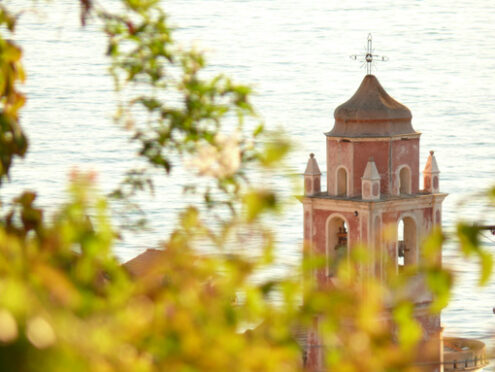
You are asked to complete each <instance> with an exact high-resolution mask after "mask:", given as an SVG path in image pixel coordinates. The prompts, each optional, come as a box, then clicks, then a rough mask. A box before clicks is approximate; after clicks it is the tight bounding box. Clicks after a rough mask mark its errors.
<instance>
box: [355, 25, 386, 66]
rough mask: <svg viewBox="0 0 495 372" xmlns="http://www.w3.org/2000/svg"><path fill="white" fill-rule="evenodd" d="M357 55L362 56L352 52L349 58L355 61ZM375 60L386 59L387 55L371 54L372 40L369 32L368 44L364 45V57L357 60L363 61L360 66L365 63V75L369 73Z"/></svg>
mask: <svg viewBox="0 0 495 372" xmlns="http://www.w3.org/2000/svg"><path fill="white" fill-rule="evenodd" d="M358 57H362V56H358V55H357V54H354V55H352V56H351V59H353V60H355V61H356V60H358ZM375 61H388V57H385V56H379V55H378V54H373V40H372V38H371V34H368V44H367V46H366V54H365V55H364V59H361V58H360V59H359V62H363V64H362V65H361V67H362V66H364V64H365V63H366V74H367V75H371V66H372V64H373V62H375Z"/></svg>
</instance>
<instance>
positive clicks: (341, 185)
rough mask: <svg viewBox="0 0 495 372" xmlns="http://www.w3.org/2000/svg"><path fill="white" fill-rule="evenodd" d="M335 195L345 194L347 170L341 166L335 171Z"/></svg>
mask: <svg viewBox="0 0 495 372" xmlns="http://www.w3.org/2000/svg"><path fill="white" fill-rule="evenodd" d="M337 195H338V196H347V171H346V170H345V168H343V167H341V168H339V170H338V171H337Z"/></svg>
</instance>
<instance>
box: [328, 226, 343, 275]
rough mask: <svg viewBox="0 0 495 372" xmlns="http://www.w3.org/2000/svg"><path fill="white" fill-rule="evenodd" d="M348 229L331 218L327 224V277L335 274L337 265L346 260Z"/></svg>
mask: <svg viewBox="0 0 495 372" xmlns="http://www.w3.org/2000/svg"><path fill="white" fill-rule="evenodd" d="M347 238H348V229H347V224H346V222H345V221H344V220H343V219H342V218H340V217H338V216H335V217H332V218H330V219H329V220H328V222H327V275H328V276H334V275H335V274H337V269H338V267H339V265H340V264H341V263H342V262H344V260H345V259H347V251H348V239H347Z"/></svg>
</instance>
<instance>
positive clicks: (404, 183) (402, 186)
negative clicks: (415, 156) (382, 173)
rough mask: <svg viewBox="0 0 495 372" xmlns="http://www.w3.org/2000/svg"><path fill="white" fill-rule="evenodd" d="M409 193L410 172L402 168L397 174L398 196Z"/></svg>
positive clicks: (406, 168)
mask: <svg viewBox="0 0 495 372" xmlns="http://www.w3.org/2000/svg"><path fill="white" fill-rule="evenodd" d="M410 193H411V170H410V169H409V168H408V167H402V168H401V170H400V172H399V194H410Z"/></svg>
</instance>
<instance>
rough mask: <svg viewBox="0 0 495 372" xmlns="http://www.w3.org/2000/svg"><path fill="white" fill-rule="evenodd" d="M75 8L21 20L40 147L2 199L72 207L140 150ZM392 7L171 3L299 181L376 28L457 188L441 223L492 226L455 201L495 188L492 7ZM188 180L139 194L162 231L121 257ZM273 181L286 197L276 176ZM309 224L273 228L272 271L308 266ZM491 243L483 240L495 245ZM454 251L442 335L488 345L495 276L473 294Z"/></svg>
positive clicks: (165, 222)
mask: <svg viewBox="0 0 495 372" xmlns="http://www.w3.org/2000/svg"><path fill="white" fill-rule="evenodd" d="M11 3H12V4H15V3H16V2H11ZM25 3H26V4H32V3H31V2H25ZM71 3H73V1H69V0H59V1H53V2H50V3H47V4H45V3H41V4H43V5H42V6H39V7H38V8H37V9H36V10H35V11H33V12H30V13H27V14H25V16H24V17H23V20H22V22H21V27H20V28H19V32H18V34H17V38H18V40H19V42H20V43H21V44H22V46H23V47H24V51H25V57H26V67H27V70H28V73H29V75H28V82H27V84H26V87H25V91H26V92H27V94H28V98H29V101H28V104H27V106H26V108H25V110H24V112H23V118H22V119H23V122H24V125H25V127H26V128H27V131H28V133H29V135H30V140H31V149H30V153H29V155H28V156H27V158H26V159H25V160H24V161H22V162H18V163H17V164H16V167H15V169H14V172H13V174H12V176H13V177H12V182H11V184H10V185H8V186H7V187H6V188H5V189H3V191H2V193H3V194H2V195H3V199H4V200H7V199H8V198H9V197H10V196H12V195H14V194H15V193H17V192H18V191H20V190H22V189H25V188H34V189H37V190H40V193H41V195H40V203H41V204H42V205H44V206H46V207H48V208H52V207H54V206H56V205H58V204H60V203H61V202H62V201H63V199H62V198H63V196H62V194H61V191H63V190H64V188H65V185H66V181H67V174H68V172H69V170H70V169H72V168H73V167H74V166H78V167H79V168H82V169H93V170H96V171H97V172H98V174H99V183H100V185H101V187H102V188H103V189H104V190H106V191H108V190H111V189H112V188H113V187H114V186H115V185H116V181H117V180H118V179H119V178H120V176H121V175H122V173H123V172H124V171H125V170H126V169H128V168H129V166H130V164H131V163H134V162H137V161H136V160H132V159H133V154H134V149H133V146H132V145H129V143H128V140H127V139H126V136H125V134H124V133H123V132H122V131H120V130H119V129H118V128H116V127H115V126H114V124H113V123H112V119H111V117H112V113H113V112H114V109H115V106H114V100H115V94H114V93H113V88H112V81H111V79H110V78H109V77H108V76H107V75H106V71H107V63H108V61H107V60H106V59H105V57H104V50H105V38H104V37H103V36H102V34H101V33H100V32H99V30H98V26H96V25H91V26H89V27H87V28H85V29H81V27H80V26H79V23H78V22H79V21H78V7H77V6H76V5H74V4H71ZM113 3H114V2H108V6H111V5H112V4H113ZM384 3H385V2H382V1H352V2H350V1H349V2H346V1H340V2H334V1H331V2H330V1H325V2H324V1H311V2H307V1H290V0H287V1H283V2H282V1H268V0H265V1H256V0H245V1H210V0H184V1H173V0H171V1H167V2H166V9H167V10H168V11H169V13H170V15H171V20H172V21H173V23H174V24H176V25H177V26H178V30H177V33H176V37H177V38H178V39H179V40H181V42H183V43H184V44H186V45H187V44H189V43H191V42H194V43H197V44H199V45H200V46H201V47H203V48H204V49H206V50H207V51H208V55H209V59H210V62H211V71H213V72H223V73H226V74H229V75H231V76H235V77H236V79H237V80H238V81H242V82H250V83H251V84H253V85H254V87H255V89H256V92H257V97H256V104H257V107H258V109H259V111H260V113H261V114H262V116H263V117H264V118H265V119H266V122H267V123H268V126H269V127H271V128H274V129H275V128H279V129H280V130H284V131H286V132H287V134H288V135H290V136H291V137H292V138H293V139H294V140H295V141H296V142H297V148H296V151H295V153H294V154H293V155H292V157H291V159H290V163H291V166H292V171H294V172H299V173H301V172H302V171H303V170H304V166H305V162H306V159H307V154H308V153H309V152H314V153H315V154H316V156H317V159H318V160H319V162H320V167H321V168H322V169H323V168H324V167H325V165H324V163H323V160H324V154H325V137H324V135H323V132H325V131H328V130H329V129H331V127H332V125H333V110H334V109H335V107H336V106H337V105H339V104H340V103H342V102H344V101H345V100H347V99H348V98H349V97H350V96H351V95H352V94H353V93H354V91H355V90H356V88H357V87H358V85H359V83H360V82H361V79H362V78H363V76H364V73H365V72H364V70H363V69H360V66H359V65H360V64H359V63H358V62H355V61H351V60H350V59H349V55H351V54H356V53H362V52H363V51H364V48H365V43H366V37H367V35H368V33H369V32H371V33H372V34H373V40H374V47H375V52H376V53H378V54H380V55H386V56H388V57H389V59H390V60H389V61H388V62H382V63H379V64H378V65H377V69H376V70H374V73H375V75H377V77H378V78H379V80H380V82H381V83H382V85H383V86H384V87H385V89H386V90H387V91H388V92H389V93H390V94H391V95H392V96H393V97H395V98H396V99H397V100H399V101H400V102H402V103H404V104H405V105H407V106H408V107H409V108H410V109H411V111H412V113H413V126H414V128H415V129H416V130H418V131H420V132H422V133H423V135H422V139H421V144H422V146H421V168H423V167H424V163H425V161H426V157H427V154H428V151H429V150H431V149H434V150H435V154H436V157H437V161H438V164H439V167H440V169H441V171H442V173H441V188H442V190H443V191H444V192H448V193H450V196H449V197H448V198H447V200H446V201H445V203H444V227H445V229H446V230H447V231H449V230H451V229H452V228H453V225H454V222H455V220H456V219H458V218H460V217H462V218H469V219H472V220H480V219H482V218H484V219H485V220H486V222H490V223H492V224H493V223H495V216H494V215H493V214H492V215H491V216H490V215H489V214H487V211H485V210H482V206H481V204H480V202H476V201H471V202H469V203H468V204H467V205H465V206H463V207H462V208H460V207H459V206H458V203H459V202H460V201H461V200H464V199H465V198H467V197H468V196H470V195H472V194H473V193H476V192H479V191H480V190H483V188H485V187H487V186H488V185H490V184H493V183H495V161H494V158H495V136H494V129H495V48H494V47H493V45H494V41H493V35H495V3H493V2H492V1H462V2H460V1H459V2H456V1H447V0H438V1H428V2H425V1H411V0H404V1H395V2H394V6H389V5H384ZM15 5H16V6H18V5H19V2H17V4H15ZM180 177H186V176H185V175H183V174H180V172H179V174H178V175H177V177H176V178H174V179H164V178H161V179H159V180H158V186H157V192H156V196H155V198H154V199H151V198H147V197H143V198H142V202H143V203H144V205H145V209H146V212H147V215H148V217H149V218H150V220H152V225H153V226H152V227H153V231H152V232H151V233H146V234H142V235H135V236H130V235H129V236H127V237H126V241H125V242H124V243H123V244H121V245H119V247H118V249H117V253H118V255H119V257H121V258H122V259H123V260H125V259H129V258H131V257H133V256H134V255H136V254H137V253H139V252H140V251H141V250H143V249H144V248H146V247H153V246H155V245H156V243H157V241H159V240H160V239H163V238H164V237H166V232H167V231H169V230H170V228H171V227H172V226H173V217H174V216H175V214H176V212H177V211H178V210H180V208H181V206H182V201H181V200H182V196H181V192H180V183H178V182H177V179H180ZM274 179H275V182H277V183H278V184H279V186H280V189H281V191H282V192H283V193H285V194H286V195H289V194H290V192H291V190H289V189H287V188H286V186H285V183H283V182H282V180H281V178H280V177H275V178H274ZM260 182H265V181H263V180H260ZM301 224H302V215H301V208H300V206H298V205H296V204H294V206H293V207H292V208H290V209H289V210H288V211H287V215H286V216H285V217H284V219H283V220H281V221H278V222H277V229H278V230H279V232H280V234H279V235H280V237H279V239H280V249H279V252H278V253H279V261H278V262H279V263H278V265H276V266H275V267H274V268H273V273H272V274H274V275H275V274H279V273H283V272H285V271H286V270H287V268H290V267H291V266H292V265H295V264H297V262H298V261H299V259H300V251H299V246H300V243H301V235H302V228H301ZM490 239H491V240H490ZM493 241H495V237H488V238H487V240H486V244H487V245H488V246H489V247H490V248H495V243H494V242H493ZM455 249H456V247H455V244H454V243H451V244H449V245H447V247H446V248H445V254H444V256H445V259H444V261H445V263H446V265H448V266H450V267H453V268H455V270H456V271H458V273H459V274H460V275H459V279H458V281H457V286H456V290H455V297H454V299H453V301H452V303H451V305H450V306H449V307H448V309H447V310H446V311H444V313H443V323H444V326H445V328H446V334H447V335H460V336H467V337H476V338H482V339H484V340H485V341H487V342H490V341H489V339H490V338H491V336H492V333H493V331H494V329H495V315H494V314H493V313H492V307H494V306H495V280H492V282H491V283H490V285H488V286H487V287H486V288H484V289H478V288H477V287H476V279H477V276H476V275H477V274H476V273H477V266H476V265H475V264H473V263H467V262H465V261H464V260H462V259H460V258H458V256H457V253H456V252H455Z"/></svg>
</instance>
